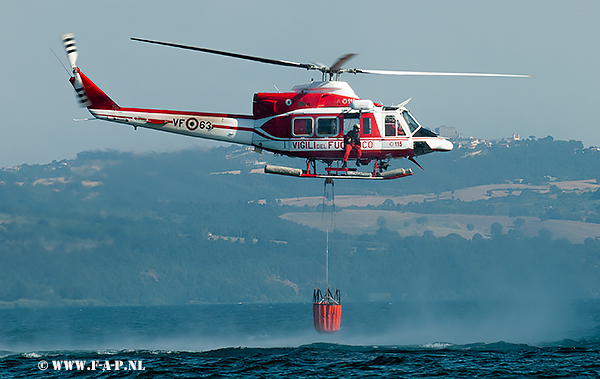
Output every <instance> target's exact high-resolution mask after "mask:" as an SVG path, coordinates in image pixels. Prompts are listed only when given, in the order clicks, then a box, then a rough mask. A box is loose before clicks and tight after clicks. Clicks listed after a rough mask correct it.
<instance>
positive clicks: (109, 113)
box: [89, 107, 254, 145]
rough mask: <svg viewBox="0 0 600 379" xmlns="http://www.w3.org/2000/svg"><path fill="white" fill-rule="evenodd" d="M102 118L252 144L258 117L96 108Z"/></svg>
mask: <svg viewBox="0 0 600 379" xmlns="http://www.w3.org/2000/svg"><path fill="white" fill-rule="evenodd" d="M89 111H90V113H91V114H92V115H93V116H94V117H96V118H97V119H100V120H105V121H112V122H118V123H122V124H128V125H131V126H133V127H134V128H136V129H137V128H138V127H142V128H148V129H154V130H162V131H165V132H170V133H177V134H184V135H188V136H192V137H199V138H206V139H212V140H217V141H225V142H231V143H239V144H243V145H252V137H253V134H254V118H253V117H252V116H246V115H229V114H220V113H203V112H186V111H171V110H158V109H140V108H119V109H93V108H91V107H90V108H89Z"/></svg>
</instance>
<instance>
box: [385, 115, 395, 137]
mask: <svg viewBox="0 0 600 379" xmlns="http://www.w3.org/2000/svg"><path fill="white" fill-rule="evenodd" d="M397 123H398V122H397V121H396V116H394V115H388V116H385V136H386V137H391V136H395V135H396V124H397Z"/></svg>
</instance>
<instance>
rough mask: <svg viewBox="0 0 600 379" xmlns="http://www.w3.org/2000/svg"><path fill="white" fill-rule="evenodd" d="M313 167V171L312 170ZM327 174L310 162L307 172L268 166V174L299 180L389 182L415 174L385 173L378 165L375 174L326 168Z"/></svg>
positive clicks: (401, 170) (406, 171)
mask: <svg viewBox="0 0 600 379" xmlns="http://www.w3.org/2000/svg"><path fill="white" fill-rule="evenodd" d="M311 166H313V167H312V170H311ZM325 172H326V173H325V174H318V173H317V170H316V164H315V162H314V161H312V160H309V161H308V163H307V167H306V171H304V170H301V169H299V168H291V167H282V166H273V165H266V166H265V173H266V174H278V175H286V176H296V177H299V178H323V179H367V180H387V179H397V178H403V177H405V176H411V175H412V174H413V172H412V170H411V169H410V168H397V169H395V170H390V171H383V170H381V169H380V168H379V167H378V165H375V169H374V171H373V172H364V171H358V170H357V169H356V168H346V167H344V168H341V167H326V168H325Z"/></svg>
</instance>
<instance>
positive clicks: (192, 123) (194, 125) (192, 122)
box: [185, 117, 199, 130]
mask: <svg viewBox="0 0 600 379" xmlns="http://www.w3.org/2000/svg"><path fill="white" fill-rule="evenodd" d="M198 125H199V123H198V120H196V119H195V118H193V117H192V118H188V119H187V121H186V122H185V127H186V128H188V129H189V130H196V129H198Z"/></svg>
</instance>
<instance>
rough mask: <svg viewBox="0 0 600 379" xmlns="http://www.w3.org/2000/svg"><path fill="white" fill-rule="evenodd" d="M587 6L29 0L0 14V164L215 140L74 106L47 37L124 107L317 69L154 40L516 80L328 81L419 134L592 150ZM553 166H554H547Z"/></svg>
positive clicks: (219, 107)
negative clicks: (547, 142)
mask: <svg viewBox="0 0 600 379" xmlns="http://www.w3.org/2000/svg"><path fill="white" fill-rule="evenodd" d="M599 15H600V2H598V1H572V2H559V1H547V0H533V1H521V0H519V1H510V0H509V1H479V0H477V1H476V0H464V1H463V0H458V1H428V0H425V1H372V2H366V1H353V0H348V1H343V2H342V1H313V0H306V1H297V2H282V1H263V0H255V1H252V2H250V1H227V0H225V1H218V2H217V1H191V0H185V1H178V0H170V1H157V0H144V1H123V0H119V1H113V0H105V1H100V2H99V1H81V0H79V1H70V0H56V1H41V0H40V1H32V0H4V1H3V2H2V4H1V5H0V51H1V55H0V104H2V105H1V111H2V118H3V122H2V123H1V124H0V167H11V166H16V165H20V164H24V163H27V164H45V163H50V162H52V161H53V160H62V159H72V158H74V157H75V156H76V154H77V153H79V152H82V151H89V150H106V149H113V150H119V151H133V152H140V153H144V152H152V151H159V152H163V151H177V150H179V149H187V148H196V147H200V148H210V147H213V146H218V143H215V142H211V141H205V140H200V139H196V138H192V137H187V136H180V135H175V134H169V133H164V132H158V131H152V130H143V129H141V128H138V130H137V131H134V130H133V128H131V127H129V126H126V125H122V124H113V123H108V122H102V121H80V122H76V121H73V119H81V118H86V117H91V116H90V115H89V113H88V112H87V110H86V109H85V108H83V109H82V108H79V107H78V105H77V103H76V100H75V94H74V91H73V89H72V87H71V86H70V84H69V82H68V79H69V75H68V73H67V72H65V70H64V69H63V67H61V64H60V63H59V62H58V60H57V59H56V57H55V56H54V54H53V52H52V51H54V52H55V53H56V54H57V56H58V57H59V59H60V60H61V61H62V62H63V64H65V65H68V64H67V61H66V55H65V53H64V50H63V47H62V43H61V40H60V36H61V35H62V34H64V33H67V32H69V33H75V36H76V39H77V46H78V51H79V60H78V66H79V67H80V68H81V70H82V71H84V72H85V73H86V75H87V76H88V77H90V78H91V79H92V80H93V81H94V82H95V83H96V84H97V85H98V86H99V87H101V88H102V89H103V90H104V91H105V92H106V93H107V94H108V95H109V96H110V97H111V98H112V99H113V100H115V102H116V103H117V104H119V105H121V106H126V107H143V108H159V109H176V110H191V111H205V112H227V113H236V114H251V113H252V96H253V94H254V93H255V92H273V91H275V86H276V87H277V88H279V89H280V90H282V91H285V90H289V89H291V88H292V87H293V86H294V85H296V84H300V83H306V82H309V81H310V80H311V79H312V78H314V79H315V80H320V73H319V72H316V71H305V70H302V69H297V68H288V67H279V66H271V65H266V64H262V63H257V62H250V61H243V60H239V59H233V58H228V57H222V56H215V55H210V54H204V53H199V52H193V51H186V50H178V49H173V48H169V47H164V46H156V45H150V44H144V43H140V42H134V41H131V40H130V37H138V38H147V39H156V40H162V41H168V42H174V43H181V44H188V45H194V46H200V47H207V48H213V49H219V50H225V51H231V52H237V53H242V54H248V55H255V56H260V57H267V58H273V59H283V60H290V61H296V62H301V63H310V62H320V63H323V64H327V65H331V64H332V63H333V62H334V61H335V60H336V59H337V58H338V57H340V56H341V55H343V54H345V53H357V54H358V55H357V56H356V57H355V58H354V59H353V60H351V61H350V62H348V63H347V64H346V67H358V68H363V69H380V70H413V71H449V72H489V73H511V74H527V75H532V77H531V78H525V79H522V78H460V77H396V76H376V75H351V74H345V75H342V80H344V81H347V82H348V83H350V85H351V86H352V88H353V89H354V91H355V92H356V93H357V94H358V96H360V97H361V98H364V99H371V100H373V101H376V102H381V103H384V104H388V105H389V104H399V103H400V102H402V101H404V100H406V99H407V98H409V97H412V100H411V102H410V103H409V104H408V108H409V109H410V110H411V112H412V113H413V114H414V115H415V116H416V118H417V119H418V120H419V121H420V123H421V124H423V125H424V126H426V127H428V128H430V129H435V128H436V127H438V126H441V125H446V126H452V127H455V128H456V129H457V131H458V132H460V133H462V134H464V135H466V136H474V137H478V138H485V139H497V138H502V137H509V136H512V135H513V134H519V135H520V136H521V137H529V136H535V137H536V138H539V137H545V136H548V135H551V136H553V137H554V138H555V139H562V140H569V139H575V140H580V141H582V142H583V143H584V145H585V146H586V147H589V146H598V145H600V128H599V126H598V118H597V117H596V114H595V109H597V107H598V106H597V100H598V99H599V96H598V92H599V88H600V86H599V84H600V80H599V79H600V73H599V72H598V69H597V66H598V62H599V61H600V48H599V47H598V46H597V43H595V42H594V41H595V40H596V39H597V38H598V36H600V23H598V22H597V19H598V16H599ZM557 164H560V162H557Z"/></svg>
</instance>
